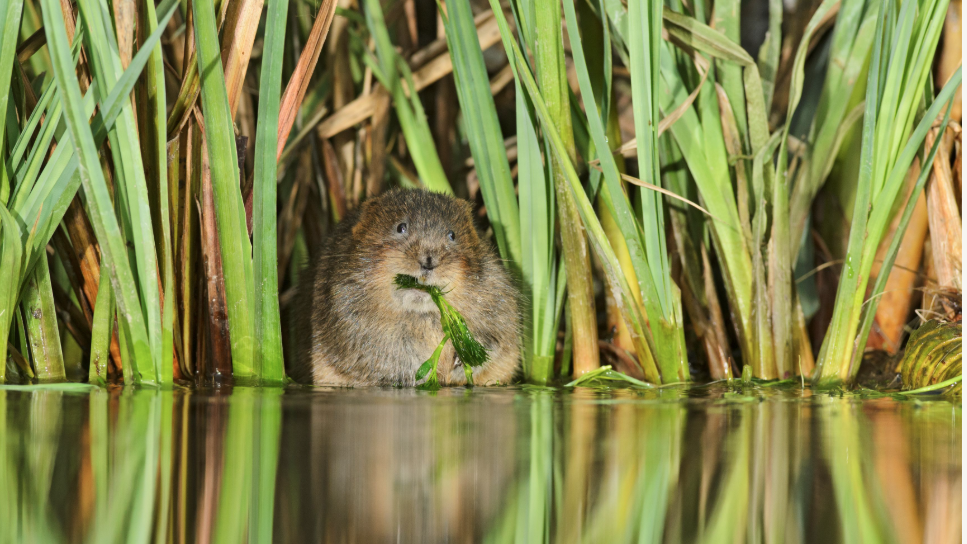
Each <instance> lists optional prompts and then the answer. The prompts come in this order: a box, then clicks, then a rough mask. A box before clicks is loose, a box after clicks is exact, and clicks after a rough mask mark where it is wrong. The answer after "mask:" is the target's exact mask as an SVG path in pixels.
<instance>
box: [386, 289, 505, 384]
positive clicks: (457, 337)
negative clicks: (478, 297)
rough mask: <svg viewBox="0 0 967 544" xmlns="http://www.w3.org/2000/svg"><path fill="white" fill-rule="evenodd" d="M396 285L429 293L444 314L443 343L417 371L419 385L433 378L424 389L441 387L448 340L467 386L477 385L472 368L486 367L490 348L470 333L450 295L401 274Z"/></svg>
mask: <svg viewBox="0 0 967 544" xmlns="http://www.w3.org/2000/svg"><path fill="white" fill-rule="evenodd" d="M393 283H395V284H396V288H397V289H419V290H421V291H424V292H426V293H427V294H429V295H430V297H431V298H432V299H433V303H434V304H436V307H437V308H438V309H439V310H440V324H441V325H442V328H443V340H441V341H440V344H439V345H438V346H437V348H436V350H434V351H433V355H431V356H430V358H429V359H427V360H426V361H425V362H424V363H423V364H422V365H420V368H419V369H418V370H417V371H416V381H420V380H422V379H423V378H424V377H426V376H427V375H429V378H427V381H426V384H424V385H427V386H431V387H432V386H439V383H438V382H437V375H436V368H437V364H438V363H439V362H440V354H441V353H442V351H443V346H444V345H445V344H446V343H447V340H450V341H451V342H452V343H453V349H454V351H456V352H457V357H459V358H460V362H461V363H463V371H464V373H465V374H466V376H467V385H473V374H472V372H473V370H472V367H477V366H480V365H482V364H484V363H486V362H487V359H488V358H489V354H488V353H487V348H485V347H484V346H483V344H481V343H480V342H478V341H477V339H476V338H474V337H473V334H471V332H470V329H469V328H467V321H466V320H465V319H464V318H463V316H462V315H460V312H458V311H457V310H456V308H454V307H453V306H452V305H451V304H450V303H449V302H447V300H446V298H444V295H445V294H446V293H444V292H443V291H442V290H441V289H440V288H439V287H436V286H434V285H426V284H423V283H420V282H419V281H417V279H416V278H414V277H413V276H408V275H406V274H397V275H396V278H395V279H394V280H393Z"/></svg>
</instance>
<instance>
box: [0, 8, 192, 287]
mask: <svg viewBox="0 0 967 544" xmlns="http://www.w3.org/2000/svg"><path fill="white" fill-rule="evenodd" d="M175 7H177V0H166V1H165V2H164V3H162V4H161V5H160V6H158V8H159V12H161V13H164V16H163V17H162V19H161V21H160V23H159V27H158V28H157V29H156V30H155V31H154V32H153V33H152V34H151V36H149V37H148V39H147V40H145V43H144V45H143V46H142V48H141V49H140V50H139V51H138V53H137V54H136V55H135V56H134V58H133V59H132V60H131V64H130V65H128V68H127V70H125V71H124V74H122V76H121V78H120V79H119V80H118V83H117V85H115V86H114V88H113V89H112V91H111V92H110V93H109V94H108V98H107V99H106V100H104V101H103V102H102V103H101V108H100V111H99V112H98V114H97V116H96V117H95V118H94V120H93V122H92V124H91V131H92V132H93V134H94V145H95V146H96V147H100V146H101V144H102V143H103V141H104V140H105V139H106V138H107V130H108V129H110V128H111V127H112V126H114V121H115V119H117V116H118V114H120V112H121V107H122V106H123V105H124V104H125V102H126V101H128V97H129V95H130V94H131V91H132V90H133V88H134V85H135V83H136V82H137V79H138V75H139V74H140V73H141V71H142V69H143V68H144V67H145V65H146V63H147V61H148V59H149V56H150V52H151V49H150V48H151V47H153V46H154V45H155V44H157V43H158V41H159V40H160V38H161V35H162V33H163V31H164V26H165V24H167V21H168V20H169V19H170V18H171V16H172V15H173V14H174V9H175ZM81 21H83V19H81V20H79V21H78V27H77V34H75V45H77V44H79V42H80V38H81V37H82V35H83V34H82V32H81V31H82V30H83V25H81V24H80V23H81ZM77 52H78V53H79V49H78V50H77ZM74 58H75V60H76V56H75V57H74ZM51 85H52V86H54V85H56V82H53V83H52V84H51ZM91 86H92V87H96V86H97V82H94V83H92V84H91ZM92 91H93V89H89V90H88V94H87V95H85V97H84V113H85V119H88V118H90V116H91V114H93V112H94V105H95V102H94V93H93V92H92ZM78 165H79V162H78V159H77V155H76V153H75V152H74V148H73V146H70V145H66V146H57V148H56V149H54V152H53V153H52V154H51V157H50V159H49V160H48V161H47V165H46V166H45V167H44V169H43V170H42V171H41V173H40V176H39V178H38V179H37V182H36V183H35V185H34V187H33V189H32V190H31V191H30V194H29V195H28V196H27V197H26V199H25V201H24V204H23V206H22V207H21V208H19V209H17V210H11V211H13V212H15V213H16V214H18V215H19V216H20V217H21V218H22V219H23V221H24V222H25V223H27V224H30V225H33V223H34V221H35V220H36V221H37V231H38V235H37V237H36V238H35V241H36V243H35V244H33V246H27V247H26V248H25V250H26V254H27V255H28V256H31V257H30V261H29V262H28V263H27V264H28V267H30V266H32V265H33V263H34V262H35V260H36V257H37V255H39V249H40V247H42V246H46V245H47V241H48V240H50V237H51V236H52V235H53V232H54V229H56V228H57V225H58V224H59V223H60V220H61V218H62V217H63V216H64V213H65V212H66V211H67V207H68V206H69V205H70V202H71V200H73V199H74V194H75V193H76V192H77V189H78V187H80V185H81V178H80V176H79V175H78V174H77V167H78ZM37 217H40V219H39V220H37ZM25 236H26V234H25ZM28 269H29V268H28Z"/></svg>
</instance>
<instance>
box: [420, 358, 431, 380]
mask: <svg viewBox="0 0 967 544" xmlns="http://www.w3.org/2000/svg"><path fill="white" fill-rule="evenodd" d="M432 368H433V360H432V359H427V360H426V361H424V362H423V364H422V365H420V368H418V369H417V370H416V381H420V380H422V379H423V378H425V377H426V375H427V373H428V372H430V370H431V369H432Z"/></svg>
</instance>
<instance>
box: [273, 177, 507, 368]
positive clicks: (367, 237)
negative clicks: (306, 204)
mask: <svg viewBox="0 0 967 544" xmlns="http://www.w3.org/2000/svg"><path fill="white" fill-rule="evenodd" d="M397 274H407V275H410V276H413V277H415V278H418V279H420V280H421V281H422V282H423V283H426V284H430V285H435V286H437V287H440V288H441V289H442V290H443V291H444V292H445V293H446V299H447V301H448V302H449V303H450V304H451V305H453V307H454V308H456V309H457V311H459V312H460V313H461V314H462V315H463V317H464V318H465V319H466V321H467V326H468V328H469V329H470V332H471V333H472V334H473V335H474V336H475V337H476V338H477V340H478V341H480V343H481V344H483V345H484V347H486V348H487V349H488V350H489V359H488V361H487V362H486V363H484V364H483V365H482V366H479V367H476V368H474V369H473V381H474V384H475V385H492V384H497V383H502V384H506V383H509V382H510V381H511V380H512V379H513V378H514V376H515V374H516V373H517V370H518V368H519V366H520V338H519V330H518V329H519V326H518V323H519V310H518V292H517V290H516V288H515V287H514V285H513V282H512V280H511V277H510V275H509V274H508V273H507V271H506V270H505V269H504V267H503V265H502V264H501V263H500V260H499V259H498V258H497V256H496V254H495V253H494V251H493V249H492V248H491V247H490V246H489V245H488V244H486V243H485V242H483V241H481V240H480V237H479V236H478V235H477V232H476V230H475V229H474V227H473V218H472V215H471V207H470V204H469V203H467V202H466V201H463V200H458V199H455V198H452V197H449V196H446V195H441V194H436V193H430V192H428V191H422V190H403V189H396V190H393V191H390V192H388V193H385V194H383V195H381V196H379V197H376V198H373V199H370V200H367V201H366V202H364V203H363V205H362V206H361V207H360V209H359V210H358V211H357V212H354V213H353V214H350V215H349V216H347V217H346V218H345V219H344V220H343V221H342V222H341V223H340V224H339V225H338V226H337V228H336V230H335V231H334V232H333V233H332V234H331V235H330V237H329V239H328V240H327V241H326V242H325V243H324V244H323V247H322V248H321V251H320V255H319V256H318V258H317V259H316V260H315V262H313V263H312V264H311V265H310V267H309V269H308V271H307V272H306V274H305V275H304V276H303V279H302V281H301V284H300V286H299V300H298V302H297V304H298V306H297V310H296V316H295V322H294V326H295V327H296V335H297V338H296V342H297V347H296V352H297V353H296V354H295V355H296V356H295V357H294V360H293V364H292V365H291V367H290V368H289V374H290V375H291V376H292V377H293V378H295V379H296V380H297V381H300V382H303V383H313V384H315V385H342V386H356V385H406V386H412V385H415V383H416V382H415V374H416V371H417V369H418V368H419V367H420V365H421V364H422V363H423V361H425V360H427V359H428V358H429V357H430V355H431V354H432V353H433V350H434V349H435V348H436V347H437V345H438V344H439V343H440V340H442V339H443V331H442V329H441V327H440V312H439V310H438V309H437V307H436V305H434V303H433V301H432V299H431V298H430V295H428V294H427V293H425V292H423V291H419V290H413V289H405V290H399V289H397V288H396V285H395V284H394V278H395V277H396V275H397ZM437 370H438V372H437V375H438V379H439V381H440V383H441V384H443V385H461V384H464V383H466V377H465V375H464V371H463V366H462V365H461V364H460V362H459V360H457V359H456V357H455V354H454V351H453V346H452V345H451V344H450V343H447V345H446V347H445V348H444V350H443V353H442V355H441V357H440V363H439V365H438V367H437Z"/></svg>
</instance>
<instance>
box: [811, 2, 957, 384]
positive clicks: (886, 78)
mask: <svg viewBox="0 0 967 544" xmlns="http://www.w3.org/2000/svg"><path fill="white" fill-rule="evenodd" d="M911 4H912V0H906V1H905V2H904V3H903V5H902V6H901V7H900V14H899V19H895V17H896V14H895V11H896V6H895V5H894V4H893V3H891V2H884V3H883V4H881V6H880V12H879V15H878V17H877V19H878V23H877V29H876V37H875V38H874V45H873V57H872V59H871V61H870V69H869V75H868V82H867V88H866V105H865V107H866V113H865V115H864V118H863V140H862V152H861V158H860V170H859V179H858V181H857V189H856V201H855V204H854V209H853V217H852V224H851V226H850V236H849V242H848V247H847V257H846V266H844V267H843V272H842V274H841V278H840V286H839V289H838V290H837V293H836V302H835V305H834V309H833V318H832V322H831V324H830V327H829V329H828V331H827V335H826V338H825V340H824V342H823V347H822V350H821V351H820V357H819V360H818V361H817V366H816V375H815V379H816V380H818V381H820V382H824V383H830V382H847V383H848V382H850V381H851V380H852V379H853V378H854V377H855V376H856V373H857V372H858V370H859V368H858V367H859V365H858V364H856V363H857V362H858V357H856V356H855V355H854V352H855V342H856V339H857V335H858V333H859V327H860V319H861V314H862V312H863V307H864V300H865V297H866V287H867V284H868V282H869V275H870V270H871V269H872V267H873V261H874V258H875V255H876V249H877V246H878V245H879V243H880V241H881V239H882V237H883V235H884V232H885V229H886V227H887V225H888V223H889V219H890V215H891V210H892V208H893V204H894V201H895V199H896V197H897V195H898V194H899V191H900V189H901V187H902V185H903V178H904V176H905V175H906V172H907V169H908V168H909V166H910V163H911V161H912V160H913V157H914V156H915V155H916V153H917V150H918V149H919V147H920V145H921V144H922V142H923V139H924V138H925V137H926V134H927V131H928V130H929V128H930V126H931V125H932V124H933V122H934V121H935V120H936V118H937V117H938V115H939V113H940V108H941V107H943V106H944V105H945V104H946V102H947V101H948V100H950V99H951V97H952V95H953V92H954V90H955V89H956V88H957V87H958V86H959V85H960V78H961V71H960V69H959V68H958V70H957V72H956V73H955V74H954V76H953V77H952V78H951V80H950V81H948V83H947V84H946V85H945V86H944V88H943V89H942V90H941V91H940V93H939V95H938V96H937V98H936V99H935V100H934V101H933V103H932V104H931V106H930V107H929V108H928V110H927V111H926V113H924V115H923V117H922V118H921V120H920V122H919V124H918V125H917V126H916V128H915V129H913V130H912V132H910V129H911V128H912V120H913V116H914V115H915V114H916V112H917V110H918V109H919V102H920V100H921V99H922V95H923V92H924V90H925V89H926V88H927V87H926V86H925V82H926V80H927V77H928V75H929V72H930V68H929V65H930V64H931V63H930V62H928V61H927V57H926V55H927V53H926V52H930V53H929V54H930V56H932V54H933V53H932V52H933V51H934V48H935V47H936V44H937V41H938V40H939V34H940V28H941V26H942V24H943V19H944V16H945V14H946V6H947V1H946V0H932V1H930V2H928V3H927V4H926V5H925V6H920V7H917V9H914V8H912V7H910V6H911ZM907 28H913V29H915V30H916V31H915V32H914V33H913V34H912V35H911V36H910V40H912V42H913V48H912V52H911V54H909V55H908V54H906V51H907V49H908V47H907V45H906V44H898V43H896V40H897V39H904V40H906V39H907V34H908V33H907V31H906V30H905V29H907ZM900 52H902V53H903V56H898V53H900ZM874 158H875V160H874Z"/></svg>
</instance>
